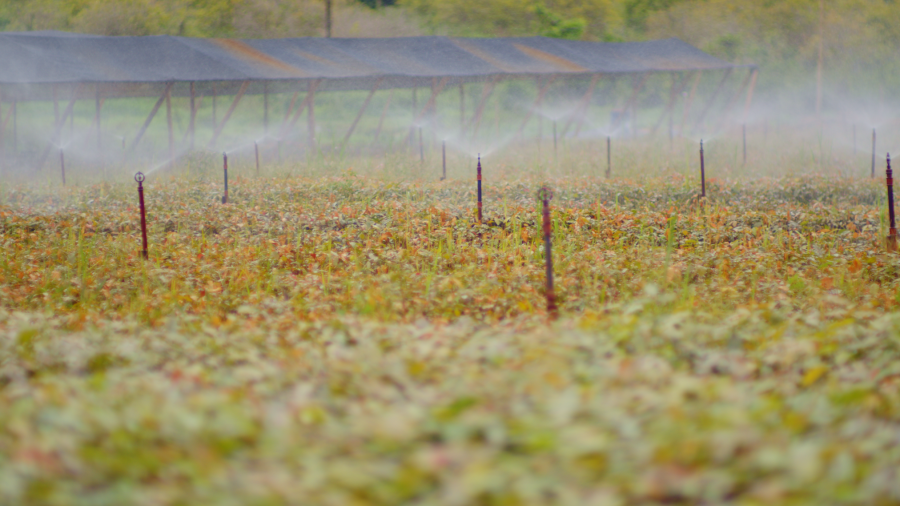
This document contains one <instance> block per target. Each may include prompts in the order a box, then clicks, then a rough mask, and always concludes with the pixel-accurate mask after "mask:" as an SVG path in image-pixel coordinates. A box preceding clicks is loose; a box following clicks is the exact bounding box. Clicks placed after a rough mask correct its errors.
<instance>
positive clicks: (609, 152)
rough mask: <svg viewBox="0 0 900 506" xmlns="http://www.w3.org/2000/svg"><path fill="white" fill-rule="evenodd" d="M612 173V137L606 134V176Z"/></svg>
mask: <svg viewBox="0 0 900 506" xmlns="http://www.w3.org/2000/svg"><path fill="white" fill-rule="evenodd" d="M611 175H612V138H611V137H610V136H608V135H607V136H606V178H607V179H609V176H611Z"/></svg>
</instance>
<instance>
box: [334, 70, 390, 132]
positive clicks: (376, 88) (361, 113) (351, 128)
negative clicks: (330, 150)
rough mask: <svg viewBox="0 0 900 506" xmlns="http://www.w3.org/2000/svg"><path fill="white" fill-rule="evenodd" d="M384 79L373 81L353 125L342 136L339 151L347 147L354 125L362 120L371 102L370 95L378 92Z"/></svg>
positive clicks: (354, 128)
mask: <svg viewBox="0 0 900 506" xmlns="http://www.w3.org/2000/svg"><path fill="white" fill-rule="evenodd" d="M383 79H384V78H382V77H379V78H378V79H377V80H376V81H375V85H374V86H372V89H371V90H370V91H369V95H368V96H367V97H366V101H365V102H363V105H362V107H360V109H359V113H358V114H357V115H356V119H354V120H353V124H351V125H350V129H348V130H347V134H346V135H344V142H342V143H341V149H343V147H344V146H346V145H347V141H348V140H350V136H351V135H353V131H354V130H356V125H357V124H359V120H360V119H362V117H363V114H364V113H365V112H366V109H368V108H369V102H371V101H372V95H374V94H375V92H376V91H377V90H378V86H380V85H381V81H382V80H383Z"/></svg>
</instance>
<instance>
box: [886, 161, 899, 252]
mask: <svg viewBox="0 0 900 506" xmlns="http://www.w3.org/2000/svg"><path fill="white" fill-rule="evenodd" d="M885 176H886V179H887V197H888V198H887V200H888V201H887V204H888V217H889V219H890V229H889V231H888V236H887V249H888V251H897V223H896V221H895V219H894V172H893V171H892V170H891V154H890V153H888V155H887V171H886V172H885Z"/></svg>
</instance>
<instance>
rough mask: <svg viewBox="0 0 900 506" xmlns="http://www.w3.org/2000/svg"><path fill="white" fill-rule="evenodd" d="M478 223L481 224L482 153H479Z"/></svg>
mask: <svg viewBox="0 0 900 506" xmlns="http://www.w3.org/2000/svg"><path fill="white" fill-rule="evenodd" d="M478 224H479V225H480V224H481V153H478Z"/></svg>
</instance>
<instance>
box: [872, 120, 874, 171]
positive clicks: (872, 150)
mask: <svg viewBox="0 0 900 506" xmlns="http://www.w3.org/2000/svg"><path fill="white" fill-rule="evenodd" d="M872 179H875V129H874V128H873V129H872Z"/></svg>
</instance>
